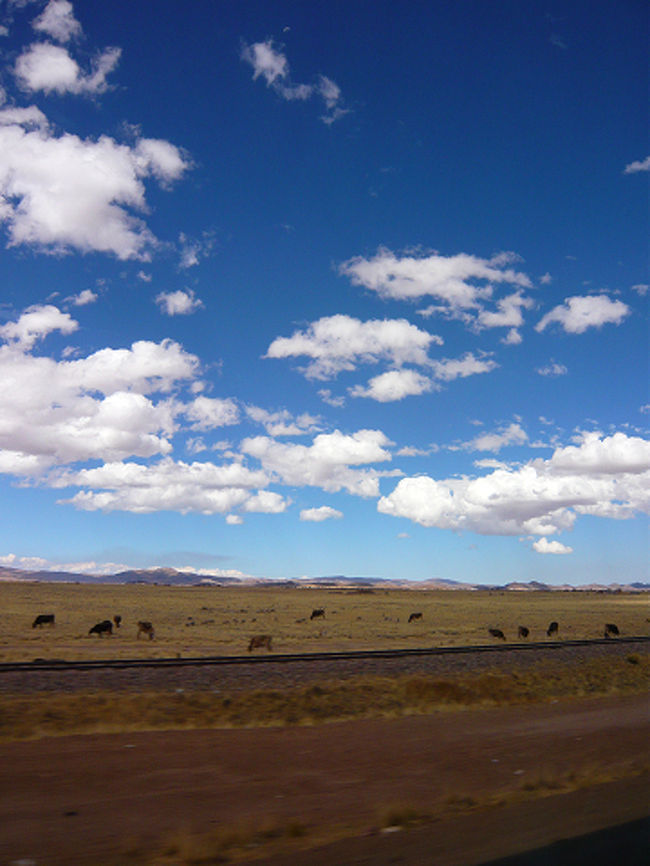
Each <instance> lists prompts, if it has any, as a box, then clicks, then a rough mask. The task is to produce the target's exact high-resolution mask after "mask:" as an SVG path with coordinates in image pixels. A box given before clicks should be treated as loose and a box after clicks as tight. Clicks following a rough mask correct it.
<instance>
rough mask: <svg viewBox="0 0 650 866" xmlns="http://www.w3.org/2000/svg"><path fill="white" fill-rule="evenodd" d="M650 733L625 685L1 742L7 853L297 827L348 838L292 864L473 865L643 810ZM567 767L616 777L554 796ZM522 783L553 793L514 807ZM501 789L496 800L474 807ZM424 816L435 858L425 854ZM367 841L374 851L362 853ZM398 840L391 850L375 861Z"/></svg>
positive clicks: (309, 839)
mask: <svg viewBox="0 0 650 866" xmlns="http://www.w3.org/2000/svg"><path fill="white" fill-rule="evenodd" d="M649 734H650V717H649V704H648V699H647V697H646V696H633V697H625V698H620V699H616V700H615V699H597V700H588V701H581V702H572V703H566V704H545V705H536V706H529V707H516V708H503V709H502V708H499V709H489V710H473V711H464V712H458V711H456V712H444V713H436V714H433V715H430V716H413V717H407V718H399V719H394V720H369V721H359V722H350V723H341V724H333V725H324V726H318V727H301V728H275V729H261V730H210V731H171V732H154V733H137V734H117V735H115V734H113V735H93V736H78V737H62V738H58V739H45V740H40V741H33V742H18V743H9V744H3V745H1V746H0V795H1V798H0V864H1V866H6V864H11V863H14V862H17V861H21V860H23V861H26V862H32V863H34V864H36V866H85V864H91V863H92V864H94V866H97V864H101V866H103V864H111V863H121V862H124V863H126V862H132V861H128V860H126V859H123V858H122V857H121V856H120V852H123V851H125V849H127V848H129V847H130V848H133V847H134V846H135V847H137V848H139V849H140V850H143V851H146V850H151V849H152V848H153V847H157V846H159V844H160V841H161V839H163V838H164V837H166V836H169V835H170V834H174V833H177V832H181V834H182V835H184V836H185V837H190V836H191V835H192V834H207V833H209V832H210V831H212V830H215V829H217V828H223V827H228V826H229V827H233V826H236V827H242V826H248V827H260V826H262V825H266V826H271V825H272V826H275V827H286V826H289V825H290V824H292V823H297V822H299V823H300V824H301V825H302V826H304V827H306V835H305V836H304V837H303V838H300V839H298V840H295V842H294V841H292V842H291V844H296V845H298V846H302V847H305V846H308V845H310V844H313V843H314V842H315V841H316V840H321V841H322V840H326V839H327V838H328V835H329V837H330V838H335V837H337V836H340V837H343V836H347V837H348V840H347V841H346V842H338V843H336V844H337V845H338V846H339V847H338V848H337V849H336V850H337V851H338V853H337V855H336V857H335V858H334V859H332V857H331V856H330V859H329V861H327V860H326V859H322V860H319V859H317V858H318V856H319V854H318V852H317V851H314V850H313V851H311V852H310V853H309V854H308V855H300V854H299V853H295V852H294V853H293V854H292V855H291V858H290V860H291V862H292V863H295V866H299V864H300V866H303V864H320V863H321V862H322V863H325V862H329V863H332V862H336V863H337V864H339V866H344V864H347V863H373V864H374V863H377V864H379V863H382V862H386V863H388V862H395V863H397V862H399V863H403V864H417V863H428V862H429V863H430V862H435V863H436V864H439V866H444V864H449V866H453V864H456V866H462V864H464V866H467V864H472V863H478V862H482V861H484V860H488V859H490V858H491V857H502V856H506V855H508V854H511V853H514V852H516V851H518V850H523V849H525V848H527V847H531V846H533V845H542V844H545V843H547V842H551V841H553V839H555V838H558V837H559V836H562V835H564V836H566V835H578V834H580V833H584V832H591V831H593V830H596V829H599V827H606V826H609V825H611V824H617V823H622V822H624V821H626V820H632V819H635V818H640V817H643V816H645V815H647V814H648V811H649V810H648V800H649V794H650V790H649V788H648V776H647V775H645V776H639V775H638V772H639V770H640V769H641V768H643V767H645V768H646V771H647V768H648V766H650V736H649ZM570 773H574V774H575V775H576V777H578V778H580V777H582V778H588V779H590V780H591V781H599V780H600V781H602V780H603V779H605V778H614V779H616V778H619V781H614V782H611V783H609V784H607V785H600V786H596V787H592V788H591V789H590V790H588V791H585V790H582V791H577V792H574V793H557V792H556V790H555V789H554V788H553V786H554V785H556V784H559V783H560V784H561V783H563V782H564V781H566V780H567V778H568V775H569V774H570ZM630 774H632V775H630ZM635 774H636V775H635ZM622 776H630V777H629V778H626V779H624V780H620V778H621V777H622ZM524 786H526V787H527V788H528V793H529V794H531V795H533V794H535V795H536V794H540V793H544V794H552V795H553V796H548V797H545V798H543V799H538V800H534V801H533V800H531V801H528V802H515V801H516V800H518V799H519V795H517V796H515V797H513V792H515V791H518V792H519V794H521V792H522V788H523V787H524ZM495 795H499V796H501V797H502V798H503V799H504V801H505V804H504V805H501V806H498V807H492V808H490V809H489V810H487V811H486V809H485V808H481V807H482V806H484V805H485V804H486V803H488V801H490V800H491V799H493V798H494V796H495ZM469 798H471V799H469ZM391 807H398V810H399V809H402V811H403V810H404V809H405V808H408V809H409V810H410V811H412V812H421V813H426V814H428V815H432V814H433V815H436V816H437V817H438V819H439V820H437V821H436V823H435V825H431V824H430V825H429V828H428V830H427V827H426V826H425V827H422V828H417V829H415V830H402V831H396V832H395V833H385V834H384V833H381V832H379V829H380V825H381V823H382V813H384V814H385V813H386V811H387V810H388V809H389V808H391ZM468 809H469V810H470V812H469V814H464V813H465V812H467V810H468ZM542 814H543V816H544V817H543V820H541V819H540V818H539V817H537V816H541V815H542ZM433 826H435V838H436V840H437V841H436V844H437V845H438V849H439V850H438V851H437V854H436V857H435V860H433V861H432V860H427V859H426V858H425V859H418V857H422V856H423V847H422V846H424V849H426V850H429V849H427V847H426V846H427V845H429V844H430V842H426V839H427V838H429V840H431V838H432V827H433ZM506 827H507V832H506V831H505V829H504V828H506ZM472 828H473V829H472ZM481 828H482V829H481ZM479 830H480V832H479ZM427 832H428V834H429V835H428V837H427ZM418 834H420V835H419V836H418ZM398 836H399V837H400V839H399V840H398ZM418 838H420V839H422V840H423V841H422V845H420V847H419V848H418V847H417V845H416V850H415V851H414V852H413V853H412V855H408V853H405V852H407V850H408V848H409V844H408V843H407V842H406V841H403V840H407V839H408V840H411V843H412V842H413V840H416V841H417V839H418ZM346 846H347V847H346ZM373 846H375V848H377V846H379V847H378V851H377V852H376V853H375V855H372V857H373V858H374V859H363V857H364V856H365V855H364V853H363V852H364V850H365V851H368V850H370V849H371V848H373ZM393 849H395V850H396V851H397V854H395V856H398V858H399V859H393V860H392V861H391V860H389V859H385V860H382V859H381V857H380V852H381V851H384V853H386V854H388V852H389V851H390V850H393ZM373 850H374V849H373ZM346 852H347V853H346ZM400 852H401V853H400ZM251 853H256V854H257V856H258V857H259V856H260V853H262V852H260V851H257V852H251ZM282 856H283V855H282V854H274V853H273V850H272V848H269V850H268V854H267V861H268V863H273V864H282V862H283V860H282ZM278 857H279V858H280V859H277V858H278ZM409 857H410V859H409ZM346 858H347V859H346ZM404 858H406V859H404ZM170 862H172V861H170ZM178 862H181V861H180V860H179V861H178ZM214 862H218V861H216V860H215V861H214ZM286 862H288V861H286Z"/></svg>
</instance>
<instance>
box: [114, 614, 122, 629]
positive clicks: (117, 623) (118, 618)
mask: <svg viewBox="0 0 650 866" xmlns="http://www.w3.org/2000/svg"><path fill="white" fill-rule="evenodd" d="M113 622H114V623H115V628H119V627H120V624H121V622H122V617H121V616H120V615H119V613H116V614H115V616H114V617H113Z"/></svg>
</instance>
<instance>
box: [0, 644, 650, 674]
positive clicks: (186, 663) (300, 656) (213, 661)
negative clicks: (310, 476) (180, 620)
mask: <svg viewBox="0 0 650 866" xmlns="http://www.w3.org/2000/svg"><path fill="white" fill-rule="evenodd" d="M647 643H650V637H646V636H640V635H639V636H636V637H618V638H607V639H605V638H595V639H589V640H562V641H543V642H542V641H539V642H531V643H516V644H514V643H502V644H484V645H476V646H448V647H423V648H418V649H383V650H347V651H342V652H313V653H268V654H266V655H245V656H195V657H191V656H188V657H185V658H184V657H172V658H159V659H152V658H149V659H97V660H92V661H66V660H65V659H41V658H38V659H34V661H32V662H3V663H0V674H3V673H16V672H20V673H27V674H28V673H31V672H35V671H88V670H101V669H125V668H134V669H135V668H158V669H160V668H176V667H208V666H218V665H255V664H257V665H259V664H291V663H295V662H300V663H304V662H311V661H332V662H336V661H348V660H356V661H363V660H364V659H369V660H371V659H381V658H386V659H395V658H408V657H412V658H417V657H421V656H442V655H462V654H463V653H465V654H469V653H480V654H482V653H503V652H528V651H530V650H549V651H553V650H557V649H565V648H567V647H587V646H598V645H599V644H602V645H607V646H615V645H617V644H647Z"/></svg>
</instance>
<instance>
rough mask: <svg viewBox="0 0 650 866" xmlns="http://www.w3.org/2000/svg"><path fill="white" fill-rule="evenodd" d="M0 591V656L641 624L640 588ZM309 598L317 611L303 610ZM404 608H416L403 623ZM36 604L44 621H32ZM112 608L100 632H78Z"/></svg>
mask: <svg viewBox="0 0 650 866" xmlns="http://www.w3.org/2000/svg"><path fill="white" fill-rule="evenodd" d="M0 600H1V605H0V661H1V662H7V661H31V660H33V659H34V658H38V657H41V658H61V659H66V660H78V659H100V658H138V657H153V658H158V657H170V656H176V655H179V654H180V655H182V656H183V657H187V656H201V655H241V654H245V653H246V650H247V647H248V642H249V640H250V638H251V636H252V635H255V634H270V635H272V636H273V651H274V652H279V653H284V652H287V653H293V652H315V651H328V650H343V649H350V650H352V649H381V648H397V647H400V648H401V647H429V646H458V645H463V644H466V645H467V644H486V643H491V642H493V640H494V639H493V638H491V637H490V636H489V634H488V632H487V629H488V628H499V629H501V630H502V631H503V632H504V633H505V636H506V638H507V639H508V640H509V641H517V627H518V626H519V625H525V626H527V627H528V628H529V629H530V638H529V640H532V641H535V640H546V628H547V626H548V624H549V622H550V621H551V620H557V621H558V622H559V624H560V629H559V634H558V638H559V639H560V640H562V639H576V638H594V637H602V636H603V630H604V625H605V623H606V622H613V623H616V624H617V626H618V628H619V629H620V632H621V635H648V634H650V624H649V623H648V614H649V610H648V596H647V595H646V594H625V593H621V594H599V593H587V592H552V593H546V592H540V593H536V592H531V593H527V592H526V593H524V592H505V591H504V592H499V591H493V592H487V591H486V592H464V591H453V592H444V591H423V590H401V589H400V590H397V589H395V590H391V589H389V590H384V589H375V590H373V591H371V592H368V591H359V590H356V591H355V590H335V589H287V588H276V587H237V588H230V587H228V588H219V587H168V586H147V585H109V586H89V585H82V584H52V583H49V584H48V583H2V584H0ZM314 608H324V610H325V617H324V618H318V619H314V620H310V614H311V612H312V610H313V609H314ZM414 612H421V613H422V618H421V619H417V620H415V621H413V622H411V623H409V622H408V618H409V615H410V614H411V613H414ZM48 613H53V614H55V617H56V626H55V627H54V628H50V627H48V626H45V627H43V628H32V622H33V621H34V618H35V617H36V616H37V615H38V614H48ZM116 614H119V615H120V616H121V617H122V626H121V628H119V629H115V630H114V633H113V636H112V637H99V636H97V635H89V634H88V631H89V629H90V628H91V626H93V625H94V624H95V623H97V622H100V621H101V620H105V619H112V618H113V617H114V616H115V615H116ZM138 620H149V621H151V622H152V623H153V624H154V627H155V631H156V637H155V640H148V639H147V638H146V637H144V636H141V637H140V639H139V640H138V639H137V637H136V635H137V622H138ZM256 652H266V650H257V651H256Z"/></svg>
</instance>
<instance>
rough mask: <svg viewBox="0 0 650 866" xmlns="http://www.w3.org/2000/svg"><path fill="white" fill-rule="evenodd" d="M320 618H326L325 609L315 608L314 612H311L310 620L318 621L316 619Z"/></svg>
mask: <svg viewBox="0 0 650 866" xmlns="http://www.w3.org/2000/svg"><path fill="white" fill-rule="evenodd" d="M319 616H322V617H324V616H325V608H323V607H315V608H314V609H313V610H312V612H311V616H310V617H309V619H316V618H317V617H319Z"/></svg>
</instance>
